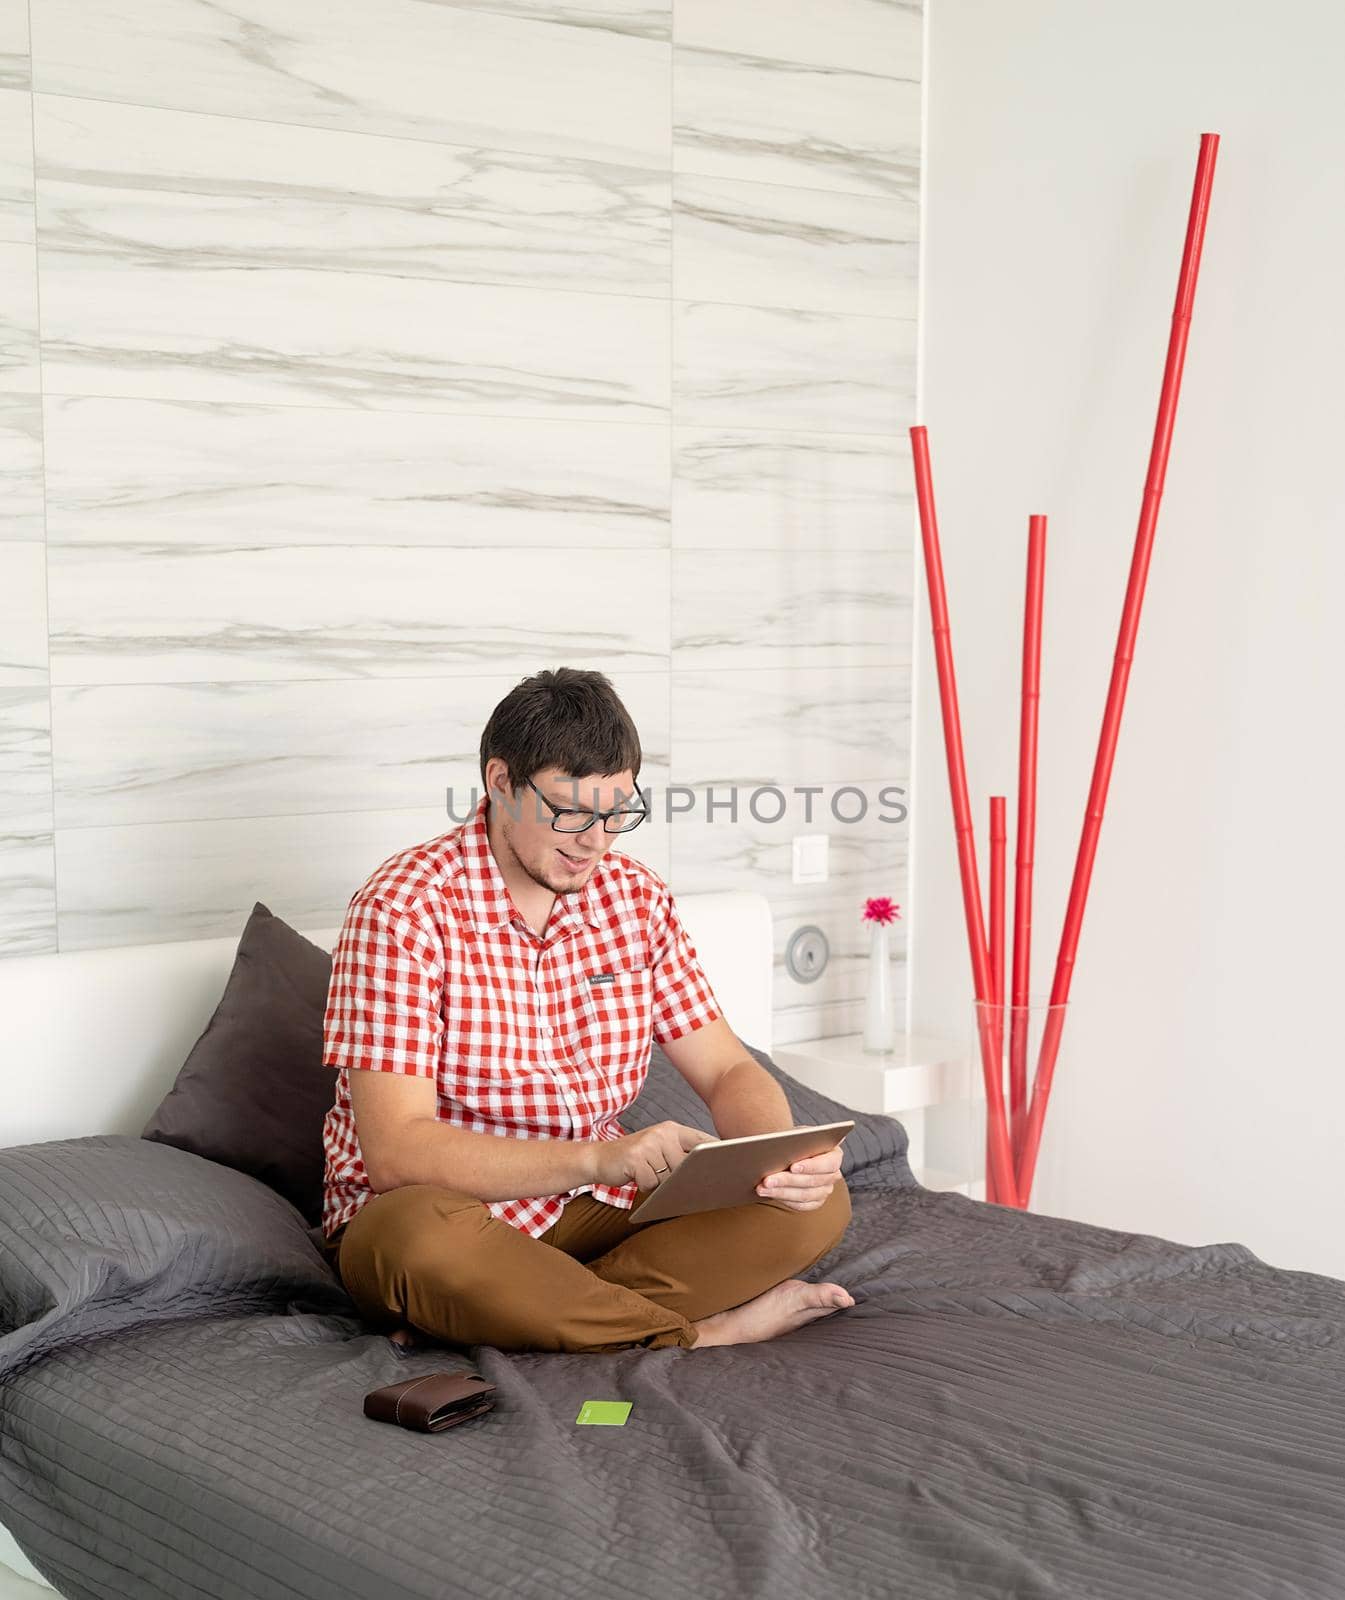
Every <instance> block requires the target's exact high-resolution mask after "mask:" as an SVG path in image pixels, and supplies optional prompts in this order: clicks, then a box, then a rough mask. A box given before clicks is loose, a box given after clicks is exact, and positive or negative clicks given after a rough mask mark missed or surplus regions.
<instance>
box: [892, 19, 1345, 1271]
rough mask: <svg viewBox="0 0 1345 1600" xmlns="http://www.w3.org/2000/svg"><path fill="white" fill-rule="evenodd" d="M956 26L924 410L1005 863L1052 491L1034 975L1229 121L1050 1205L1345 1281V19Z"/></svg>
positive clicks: (947, 79) (931, 748) (1057, 921)
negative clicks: (1197, 240) (1022, 683)
mask: <svg viewBox="0 0 1345 1600" xmlns="http://www.w3.org/2000/svg"><path fill="white" fill-rule="evenodd" d="M928 20H929V29H930V34H929V78H928V94H929V105H928V145H927V163H928V164H927V174H926V183H927V189H926V207H927V209H926V212H925V227H926V243H925V249H926V255H925V260H924V289H925V299H924V315H925V324H924V347H923V411H922V420H923V421H925V422H926V424H927V425H928V428H929V437H930V446H931V454H932V459H933V466H934V472H935V486H936V490H937V493H938V503H939V511H940V522H941V532H942V535H943V541H944V563H945V573H946V577H947V582H948V586H949V598H950V607H951V615H952V630H953V643H954V649H955V652H956V656H957V665H958V669H959V674H960V679H959V688H960V691H961V703H962V713H963V722H964V734H965V741H966V750H967V761H968V775H969V780H970V786H971V792H972V799H973V806H974V815H975V820H976V826H977V848H978V857H979V860H980V864H981V870H982V872H983V874H984V873H985V872H986V870H987V864H988V842H987V821H986V818H987V811H988V799H987V797H988V795H990V794H991V793H1001V794H1006V795H1008V796H1009V797H1010V807H1009V836H1010V841H1012V839H1013V833H1014V827H1015V822H1014V812H1015V801H1014V796H1015V795H1016V784H1017V778H1016V773H1017V714H1018V713H1017V681H1018V670H1019V665H1018V663H1019V650H1020V629H1021V617H1022V589H1023V563H1024V551H1025V542H1026V531H1027V518H1028V515H1029V514H1030V513H1033V512H1044V513H1046V514H1047V515H1048V516H1049V518H1050V525H1049V532H1048V554H1047V577H1046V620H1045V647H1044V698H1043V704H1042V718H1041V765H1040V799H1039V832H1038V867H1037V936H1036V942H1035V950H1036V954H1037V959H1036V962H1035V964H1034V982H1033V987H1034V990H1036V989H1041V990H1045V989H1048V988H1049V986H1050V981H1051V975H1052V971H1053V968H1054V962H1055V952H1056V945H1057V942H1058V939H1059V932H1060V927H1061V922H1062V919H1063V915H1064V906H1065V899H1066V896H1067V892H1068V887H1069V881H1070V876H1071V874H1072V871H1073V866H1074V859H1075V853H1076V850H1077V847H1078V839H1079V831H1080V827H1081V824H1082V820H1083V811H1084V802H1085V799H1086V796H1087V793H1088V786H1089V781H1090V778H1091V774H1092V768H1093V759H1094V754H1095V750H1096V743H1097V735H1098V728H1099V724H1100V721H1101V714H1102V707H1103V702H1104V698H1105V694H1106V687H1107V682H1108V678H1109V675H1110V671H1111V662H1112V654H1113V650H1114V647H1115V641H1116V628H1117V622H1118V620H1119V616H1120V608H1121V603H1122V598H1123V594H1124V589H1125V580H1126V574H1127V571H1128V567H1129V562H1130V556H1131V549H1132V545H1133V540H1134V532H1135V524H1136V520H1137V517H1138V512H1139V506H1140V497H1141V491H1142V488H1143V483H1144V476H1145V469H1146V465H1147V461H1148V454H1149V447H1150V440H1151V437H1152V430H1153V424H1154V416H1155V408H1156V404H1157V398H1158V390H1159V382H1160V379H1161V375H1162V369H1163V361H1164V356H1165V352H1166V348H1167V339H1168V332H1169V327H1170V319H1171V315H1172V306H1173V295H1174V290H1175V286H1176V279H1177V272H1178V267H1179V265H1180V259H1181V249H1182V241H1183V236H1184V231H1185V225H1186V216H1187V205H1188V201H1189V197H1190V192H1191V183H1192V177H1193V174H1194V171H1195V161H1196V155H1197V149H1198V144H1199V137H1200V134H1201V133H1202V132H1205V131H1209V132H1215V133H1218V134H1220V135H1221V145H1220V151H1219V159H1218V165H1217V169H1216V174H1215V181H1214V190H1213V200H1212V206H1211V211H1210V219H1209V227H1208V233H1207V237H1206V244H1205V254H1204V261H1203V266H1202V271H1201V278H1200V286H1199V290H1198V293H1197V297H1196V304H1195V313H1194V319H1193V324H1192V331H1191V340H1190V347H1189V351H1188V356H1187V364H1186V374H1185V381H1184V384H1183V389H1182V395H1181V405H1180V410H1179V414H1178V419H1177V426H1176V432H1175V437H1174V441H1173V449H1172V456H1171V465H1170V469H1169V473H1168V477H1167V484H1166V491H1165V495H1164V499H1163V504H1162V511H1161V515H1160V519H1159V526H1158V534H1157V540H1156V544H1155V548H1154V558H1153V563H1152V566H1151V569H1150V573H1149V583H1148V590H1147V594H1146V599H1145V605H1144V611H1143V616H1142V620H1141V623H1140V629H1139V638H1138V645H1137V650H1136V659H1135V665H1134V670H1133V672H1132V675H1131V679H1130V686H1129V693H1128V695H1127V701H1126V707H1125V717H1124V721H1123V724H1122V729H1121V737H1120V743H1119V747H1118V751H1117V758H1116V764H1115V768H1114V773H1113V778H1112V783H1111V789H1110V797H1109V800H1108V803H1107V809H1106V815H1105V820H1104V822H1103V826H1102V834H1101V841H1100V848H1099V851H1098V856H1097V863H1096V869H1095V871H1094V874H1093V881H1092V888H1091V892H1090V895H1089V899H1088V909H1087V914H1086V916H1085V919H1084V924H1083V933H1082V939H1081V942H1080V947H1079V959H1078V964H1077V969H1076V973H1075V978H1074V983H1073V989H1072V994H1071V1005H1072V1016H1071V1019H1070V1021H1069V1024H1068V1026H1067V1030H1066V1035H1065V1047H1064V1049H1063V1051H1062V1054H1061V1059H1060V1063H1059V1067H1058V1071H1057V1077H1056V1083H1055V1090H1054V1093H1053V1095H1052V1099H1051V1107H1050V1115H1049V1118H1048V1122H1047V1137H1046V1142H1045V1145H1044V1146H1043V1152H1042V1160H1041V1163H1040V1164H1039V1167H1038V1178H1037V1184H1036V1186H1035V1188H1034V1193H1033V1202H1032V1203H1033V1208H1034V1209H1035V1210H1038V1211H1044V1212H1053V1213H1057V1214H1067V1215H1071V1216H1076V1217H1082V1218H1087V1219H1088V1220H1091V1221H1095V1222H1099V1223H1103V1224H1106V1225H1109V1226H1113V1227H1120V1228H1126V1229H1131V1230H1134V1231H1142V1232H1148V1233H1158V1234H1162V1235H1164V1236H1166V1237H1169V1238H1174V1239H1179V1240H1183V1241H1187V1242H1206V1241H1219V1240H1239V1241H1242V1242H1244V1243H1246V1244H1247V1245H1249V1246H1250V1247H1251V1248H1252V1249H1253V1250H1254V1251H1256V1252H1257V1254H1259V1255H1260V1256H1262V1258H1263V1259H1265V1260H1268V1261H1271V1262H1273V1263H1275V1264H1277V1265H1280V1266H1284V1267H1291V1268H1303V1269H1308V1270H1313V1271H1318V1272H1324V1273H1329V1274H1332V1275H1338V1276H1345V1235H1343V1232H1342V1229H1341V1227H1340V1222H1339V1219H1340V1216H1341V1207H1340V1201H1339V1190H1338V1173H1339V1171H1340V1166H1341V1159H1340V1144H1341V1138H1342V1133H1343V1132H1345V1074H1342V1071H1341V1067H1342V1065H1343V1064H1345V1061H1343V1060H1342V1058H1343V1056H1345V1051H1343V1050H1342V1046H1341V1043H1340V1036H1339V1034H1338V1033H1337V1027H1338V1025H1339V1019H1340V1012H1341V1004H1340V999H1339V997H1340V996H1341V994H1342V985H1341V981H1340V977H1341V957H1342V942H1341V938H1340V933H1339V923H1340V901H1341V896H1342V891H1343V890H1345V860H1343V855H1345V852H1343V850H1342V838H1343V837H1345V823H1343V822H1342V817H1341V803H1342V796H1343V795H1345V785H1342V782H1341V778H1342V760H1341V754H1340V738H1339V733H1338V728H1337V723H1338V720H1339V718H1338V703H1339V698H1340V686H1341V682H1342V669H1343V668H1345V630H1342V628H1341V626H1340V621H1339V605H1340V599H1341V596H1342V595H1343V594H1345V582H1343V581H1342V580H1343V579H1345V538H1342V525H1341V512H1342V509H1343V504H1342V502H1343V501H1345V495H1343V494H1342V475H1341V465H1340V440H1341V430H1342V422H1343V421H1345V417H1343V416H1342V410H1343V407H1342V400H1341V387H1342V386H1341V373H1342V371H1345V316H1343V315H1342V292H1341V269H1340V263H1341V261H1342V259H1345V208H1342V207H1341V205H1340V173H1341V170H1342V159H1343V158H1345V108H1343V107H1342V102H1341V98H1340V90H1339V71H1340V62H1341V60H1342V59H1345V13H1342V12H1341V11H1340V9H1339V8H1338V7H1336V6H1334V5H1330V4H1327V3H1325V0H1289V3H1286V4H1284V5H1282V6H1279V7H1277V8H1276V9H1275V11H1274V13H1273V15H1272V14H1271V13H1268V12H1266V10H1265V9H1264V8H1263V7H1259V6H1251V5H1238V4H1234V5H1229V4H1227V3H1226V0H1223V3H1215V0H1187V3H1185V4H1183V5H1180V6H1174V5H1171V4H1162V3H1158V0H1133V3H1131V4H1128V5H1125V6H1120V5H1103V4H1099V3H1096V0H1092V3H1086V4H1085V3H1079V0H1072V3H1066V0H1016V3H1015V4H1013V5H997V4H991V3H988V0H935V3H934V4H933V5H932V6H931V8H930V14H929V19H928ZM917 577H918V583H919V607H918V611H917V617H916V632H917V639H918V654H917V698H916V718H917V732H916V743H915V748H916V758H915V775H914V798H915V805H914V810H913V847H912V872H913V889H912V895H913V903H912V908H911V939H912V946H913V961H912V994H911V1002H912V1020H913V1024H914V1026H915V1027H916V1028H917V1029H920V1030H924V1029H926V1028H929V1029H946V1028H948V1027H955V1026H962V1025H963V1024H964V1020H965V1013H966V1011H967V1008H968V1005H969V999H970V984H971V980H970V967H969V962H968V957H967V946H966V937H965V932H964V925H963V913H962V901H961V895H960V892H959V887H958V876H957V868H956V858H955V853H954V845H953V835H952V831H951V811H950V805H949V799H948V782H947V775H946V770H945V767H944V754H943V739H942V730H941V726H940V719H939V709H938V699H937V683H936V678H935V674H934V671H933V663H932V656H931V651H930V638H929V617H928V608H927V604H926V599H925V586H924V575H923V571H922V570H920V571H918V574H917ZM1011 849H1012V843H1011Z"/></svg>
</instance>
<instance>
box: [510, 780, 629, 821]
mask: <svg viewBox="0 0 1345 1600" xmlns="http://www.w3.org/2000/svg"><path fill="white" fill-rule="evenodd" d="M526 781H527V785H528V787H529V789H531V790H532V792H533V793H534V794H535V795H536V796H537V798H538V799H539V800H540V801H541V802H542V804H543V805H544V806H546V807H547V809H548V810H549V811H550V812H551V826H552V827H553V828H554V829H555V831H556V832H557V833H585V832H587V830H588V829H589V828H591V827H592V826H593V824H594V823H595V822H597V821H598V819H599V818H600V817H601V819H602V828H603V832H604V833H629V832H630V830H631V829H632V828H638V827H639V826H640V824H641V823H642V822H643V821H644V820H645V818H646V817H647V816H648V815H649V811H648V808H647V807H646V806H645V805H644V804H643V801H644V796H643V794H640V790H639V787H638V785H637V787H636V791H635V792H636V793H637V794H639V795H640V800H641V802H642V803H641V805H640V806H639V808H638V809H637V808H636V807H633V806H618V807H617V808H616V810H615V811H580V810H577V809H574V808H566V807H565V806H558V805H556V803H555V802H554V801H552V800H548V799H547V797H546V796H545V795H544V794H543V793H542V791H541V790H540V789H539V788H538V787H537V785H536V784H535V783H534V782H533V781H532V779H531V778H528V779H527V780H526Z"/></svg>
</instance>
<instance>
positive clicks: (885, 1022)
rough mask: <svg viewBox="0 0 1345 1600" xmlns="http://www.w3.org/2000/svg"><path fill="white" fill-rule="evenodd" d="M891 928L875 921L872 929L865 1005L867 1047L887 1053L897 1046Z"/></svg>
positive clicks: (868, 1049) (865, 1044)
mask: <svg viewBox="0 0 1345 1600" xmlns="http://www.w3.org/2000/svg"><path fill="white" fill-rule="evenodd" d="M887 934H888V928H887V924H886V923H885V922H875V923H874V924H873V926H872V928H871V929H870V931H869V989H868V995H867V997H866V1001H865V1007H864V1048H865V1050H867V1051H869V1052H870V1053H871V1054H873V1055H886V1054H887V1053H888V1052H889V1051H892V1050H895V1049H896V1047H897V1011H896V1001H895V998H894V996H893V993H892V956H891V952H890V950H889V949H888V940H887Z"/></svg>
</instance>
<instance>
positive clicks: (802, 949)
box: [785, 924, 831, 983]
mask: <svg viewBox="0 0 1345 1600" xmlns="http://www.w3.org/2000/svg"><path fill="white" fill-rule="evenodd" d="M830 955H831V946H830V945H828V943H827V936H826V934H825V933H823V932H822V930H821V928H815V927H813V926H812V925H811V924H809V926H808V927H806V928H796V929H795V930H794V932H793V934H791V936H790V940H789V943H788V944H787V945H786V946H785V970H786V971H787V972H788V973H789V976H790V977H791V978H793V979H795V980H796V982H798V983H816V982H817V980H818V979H819V978H820V977H821V976H822V974H823V972H825V971H826V966H827V960H828V958H829V957H830Z"/></svg>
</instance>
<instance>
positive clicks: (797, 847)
mask: <svg viewBox="0 0 1345 1600" xmlns="http://www.w3.org/2000/svg"><path fill="white" fill-rule="evenodd" d="M827 844H828V837H827V835H826V834H825V833H799V834H796V835H795V836H794V882H795V883H825V882H826V881H827Z"/></svg>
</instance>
